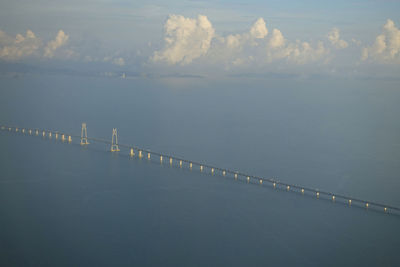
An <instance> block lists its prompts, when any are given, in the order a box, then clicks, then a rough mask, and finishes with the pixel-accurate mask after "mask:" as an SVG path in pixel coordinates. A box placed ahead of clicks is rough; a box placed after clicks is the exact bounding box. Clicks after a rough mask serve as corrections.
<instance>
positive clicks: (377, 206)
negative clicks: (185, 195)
mask: <svg viewBox="0 0 400 267" xmlns="http://www.w3.org/2000/svg"><path fill="white" fill-rule="evenodd" d="M1 130H2V131H9V132H14V133H21V134H28V135H36V136H43V137H49V138H55V139H60V140H61V141H63V142H68V143H71V142H72V138H74V140H75V139H78V140H80V144H81V145H88V144H89V141H90V142H99V143H104V144H108V145H110V147H111V151H120V149H119V147H121V148H125V149H127V150H128V151H129V156H131V157H134V156H135V152H134V151H136V153H137V154H138V155H137V156H138V157H140V158H142V157H144V153H146V155H147V158H148V159H149V160H150V159H151V158H152V157H154V156H156V157H158V158H159V160H160V161H161V162H163V161H164V160H167V161H169V163H170V164H171V165H172V164H173V162H174V161H176V162H177V163H178V164H179V166H180V167H181V168H182V167H185V166H186V167H189V168H190V169H193V168H195V167H196V168H198V169H199V170H200V171H201V172H204V171H206V169H208V170H209V171H210V172H211V174H213V175H214V174H217V172H218V174H220V175H222V176H232V177H234V178H235V179H245V180H246V181H247V182H248V183H250V182H252V183H259V184H268V185H270V186H272V187H273V188H275V189H281V190H286V191H291V192H297V193H301V194H307V195H312V196H314V197H316V198H325V199H330V200H332V201H333V202H340V203H343V204H346V205H350V206H353V205H354V206H358V207H364V208H366V209H373V210H376V211H381V212H385V213H391V214H396V215H400V208H398V207H395V206H391V205H386V204H382V203H378V202H374V201H368V200H364V199H359V198H354V197H350V196H345V195H341V194H335V193H333V192H329V191H324V190H319V189H315V188H311V187H305V186H300V185H296V184H290V183H285V182H282V181H278V180H276V179H273V178H264V177H260V176H256V175H251V174H246V173H243V172H240V171H236V170H230V169H226V168H220V167H216V166H213V165H209V164H205V163H201V162H196V161H191V160H188V159H185V158H181V157H176V156H173V155H169V154H165V153H158V152H154V151H150V150H148V149H143V148H140V147H137V146H134V145H126V144H119V143H118V141H117V140H118V139H117V133H116V129H114V130H115V132H114V130H113V136H112V139H111V140H106V139H102V138H94V137H87V130H86V124H85V125H82V131H81V135H80V136H79V135H74V134H69V133H65V132H62V131H56V130H49V129H38V128H23V127H16V126H7V125H1Z"/></svg>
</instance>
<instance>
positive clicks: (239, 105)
mask: <svg viewBox="0 0 400 267" xmlns="http://www.w3.org/2000/svg"><path fill="white" fill-rule="evenodd" d="M0 86H1V90H0V122H1V123H3V124H12V125H19V126H23V127H38V128H41V127H43V128H50V129H57V130H64V131H66V132H72V133H76V134H79V133H80V124H81V123H82V122H86V123H87V125H88V133H89V136H93V137H102V138H110V139H111V133H112V131H111V130H112V128H113V127H116V128H118V132H119V140H120V142H121V143H128V144H134V145H138V146H141V147H144V148H149V149H151V150H153V151H158V152H165V153H171V154H174V155H177V156H183V157H185V158H189V159H192V160H197V161H203V162H206V163H210V164H214V165H217V166H221V167H226V168H230V169H237V170H241V171H243V172H248V173H251V174H256V175H260V176H264V177H275V178H277V179H279V180H282V181H286V182H290V183H295V184H300V185H304V186H310V187H315V188H320V189H321V190H327V191H333V192H335V193H341V194H347V195H351V196H354V197H358V198H365V199H368V200H371V201H378V202H383V203H387V204H391V205H395V206H400V195H399V193H398V192H399V189H400V177H399V176H400V121H399V120H398V114H400V106H399V105H398V103H399V100H400V90H398V85H397V84H396V83H395V82H390V81H388V82H383V81H324V80H315V81H304V80H297V81H292V82H291V81H283V80H277V79H270V80H268V79H264V80H255V79H253V80H246V79H239V78H232V79H231V80H230V81H212V80H203V79H190V78H187V79H186V78H168V79H161V80H151V79H145V78H141V79H111V78H95V77H92V78H88V77H73V76H58V75H25V76H19V77H9V76H2V77H1V79H0ZM76 141H77V140H74V142H73V143H72V144H66V143H61V142H57V141H55V140H54V139H52V140H48V139H43V138H41V137H34V136H22V135H20V134H15V133H14V134H10V133H8V132H0V148H1V150H0V162H1V163H0V166H1V175H0V215H1V220H0V261H1V265H2V266H121V265H122V266H123V265H125V266H126V265H129V266H154V265H158V266H179V265H180V266H205V265H208V266H221V265H230V266H261V265H262V266H265V265H275V266H277V265H280V266H285V265H286V266H287V265H292V266H317V265H318V266H354V265H361V266H396V265H398V264H399V263H400V256H399V255H398V249H399V247H400V230H399V227H398V225H399V223H400V218H399V217H398V216H391V215H387V214H383V213H377V212H373V211H367V210H365V209H361V208H354V207H351V208H349V207H347V206H345V205H341V204H333V203H331V202H330V201H326V200H323V199H320V200H316V199H314V198H312V197H307V196H301V195H299V194H295V193H287V192H284V191H277V190H273V189H272V188H270V187H268V186H259V185H251V184H246V183H244V182H240V181H235V180H234V179H232V178H222V177H219V176H210V175H206V174H202V173H200V172H198V171H190V170H187V169H180V168H177V167H170V166H169V165H168V164H164V165H161V164H159V163H158V162H156V161H154V162H148V161H147V160H139V159H129V158H128V156H127V151H121V152H120V153H119V154H111V153H109V152H107V149H109V148H108V147H106V146H105V145H102V144H91V145H90V146H89V147H88V148H82V147H81V146H79V145H78V144H77V142H76Z"/></svg>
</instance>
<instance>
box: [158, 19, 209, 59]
mask: <svg viewBox="0 0 400 267" xmlns="http://www.w3.org/2000/svg"><path fill="white" fill-rule="evenodd" d="M164 30H165V35H166V37H165V39H164V40H165V47H164V49H163V50H161V51H156V52H155V53H154V55H153V57H152V59H153V61H155V62H157V61H164V62H167V63H169V64H176V63H180V64H182V65H185V64H188V63H191V62H192V61H193V60H194V59H196V58H199V57H201V56H203V55H205V54H206V53H207V52H208V50H209V48H210V44H211V40H212V39H213V37H214V33H215V30H214V28H213V26H212V24H211V22H210V21H209V20H208V18H207V17H206V16H202V15H199V16H198V17H197V19H191V18H185V17H183V16H180V15H170V16H169V18H168V20H167V22H166V23H165V25H164Z"/></svg>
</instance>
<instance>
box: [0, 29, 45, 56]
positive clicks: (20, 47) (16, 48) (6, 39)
mask: <svg viewBox="0 0 400 267" xmlns="http://www.w3.org/2000/svg"><path fill="white" fill-rule="evenodd" d="M41 44H42V42H41V41H40V39H38V38H37V37H36V36H35V34H34V33H33V32H32V31H31V30H27V31H26V34H25V36H23V35H21V34H17V35H16V37H15V39H14V38H12V37H10V36H8V35H7V34H6V33H4V32H3V31H0V45H1V48H0V59H3V60H9V61H16V60H19V59H21V58H24V57H28V56H31V55H32V54H34V53H35V52H36V51H37V50H38V49H39V47H40V46H41Z"/></svg>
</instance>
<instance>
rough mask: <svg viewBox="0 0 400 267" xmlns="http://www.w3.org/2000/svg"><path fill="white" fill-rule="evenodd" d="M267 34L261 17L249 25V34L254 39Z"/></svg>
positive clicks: (261, 37)
mask: <svg viewBox="0 0 400 267" xmlns="http://www.w3.org/2000/svg"><path fill="white" fill-rule="evenodd" d="M267 34H268V29H267V27H266V25H265V21H264V19H263V18H259V19H258V20H257V21H256V22H255V23H254V24H253V26H252V27H251V29H250V35H251V37H253V38H256V39H263V38H264V37H265V36H267Z"/></svg>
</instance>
